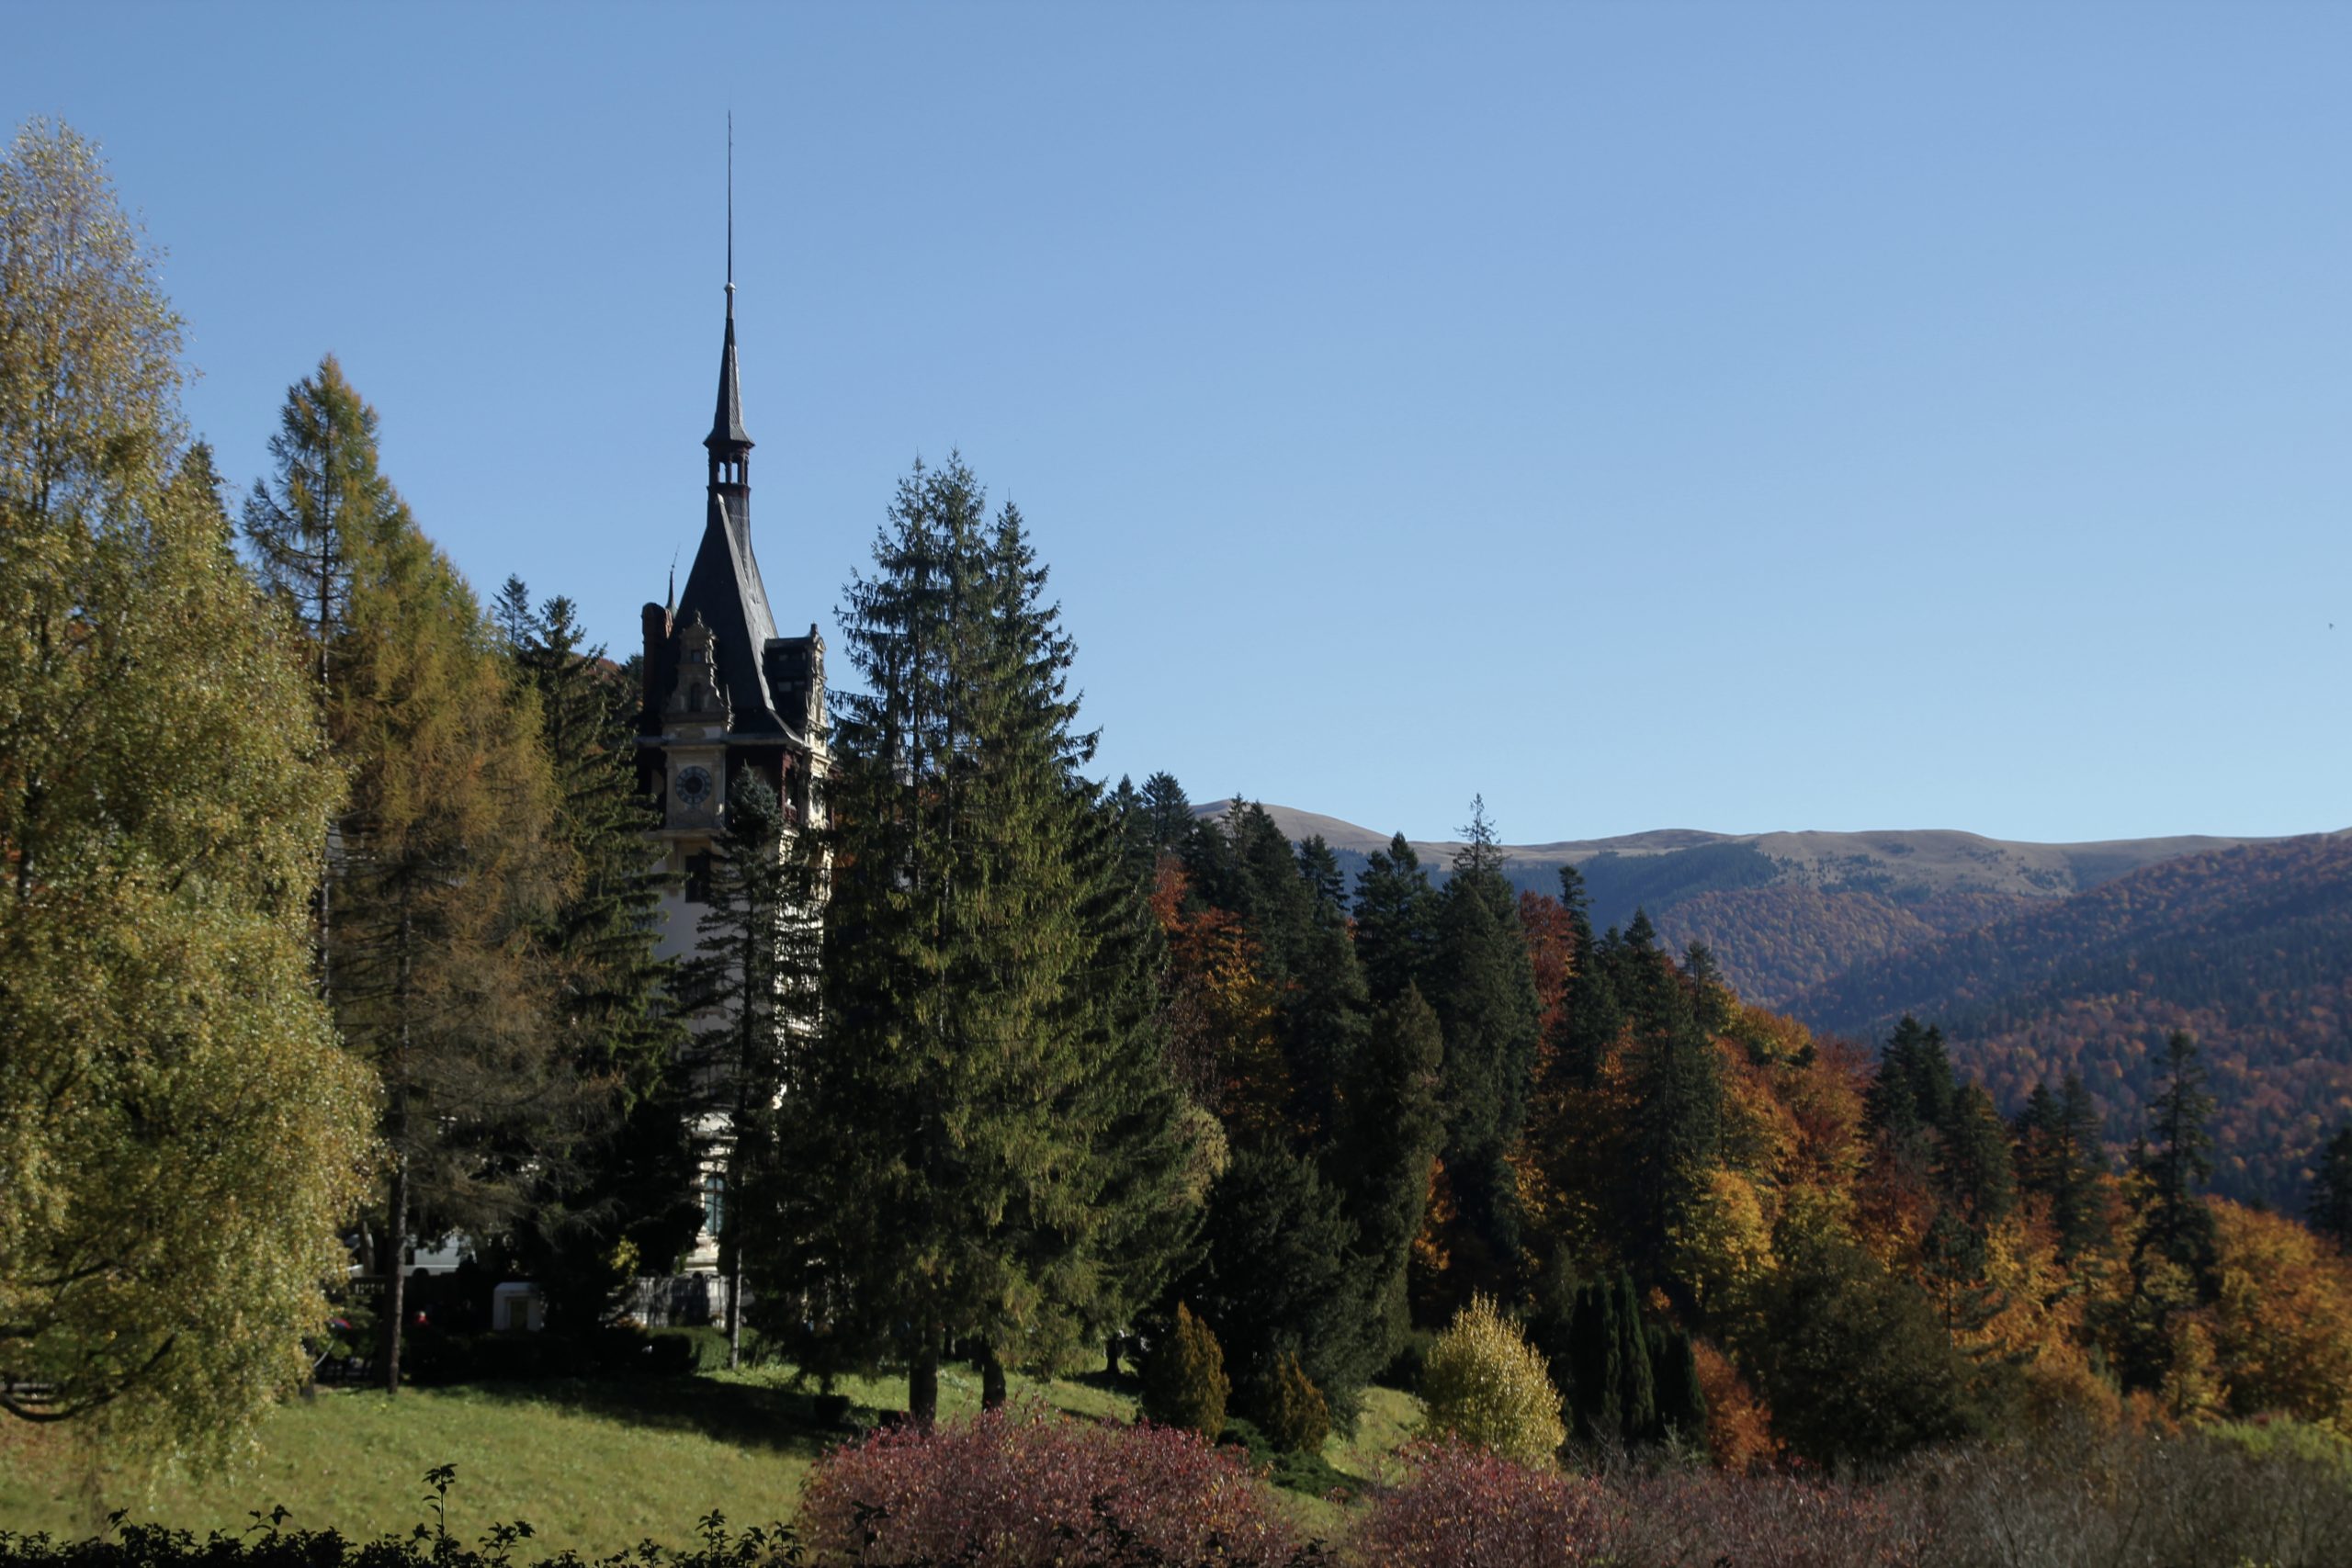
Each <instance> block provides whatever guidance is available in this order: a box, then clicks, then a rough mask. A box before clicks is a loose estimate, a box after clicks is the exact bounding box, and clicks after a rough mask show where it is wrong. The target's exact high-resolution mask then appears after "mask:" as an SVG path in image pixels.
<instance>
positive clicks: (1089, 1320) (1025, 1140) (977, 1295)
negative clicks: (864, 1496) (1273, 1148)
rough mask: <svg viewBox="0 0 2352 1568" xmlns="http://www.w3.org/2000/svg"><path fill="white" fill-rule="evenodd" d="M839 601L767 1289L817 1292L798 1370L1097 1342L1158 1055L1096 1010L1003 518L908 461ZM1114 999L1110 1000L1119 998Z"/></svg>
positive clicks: (1021, 542)
mask: <svg viewBox="0 0 2352 1568" xmlns="http://www.w3.org/2000/svg"><path fill="white" fill-rule="evenodd" d="M875 559H876V570H875V572H874V574H873V575H872V576H870V577H864V576H862V577H860V578H859V579H857V580H856V581H854V582H853V583H852V584H851V586H850V590H849V594H848V598H849V604H848V608H847V613H846V615H845V617H844V618H845V620H846V622H847V635H846V637H845V643H846V649H847V652H848V655H849V658H850V660H851V663H852V665H853V666H854V669H855V670H856V671H857V672H858V674H859V675H860V676H861V677H862V679H863V682H864V689H863V690H862V691H858V690H854V691H851V692H849V693H846V694H843V695H842V698H841V701H840V714H839V720H838V723H837V726H836V729H835V735H836V750H835V754H834V760H833V773H832V776H831V784H830V788H829V792H828V793H829V797H830V803H831V804H830V811H831V820H832V822H833V823H834V824H835V827H834V828H833V829H832V830H831V834H830V835H829V837H828V840H827V847H828V849H829V850H830V852H831V857H832V862H833V864H834V866H835V868H836V876H835V881H834V885H833V887H832V891H831V898H830V900H829V902H828V904H827V907H826V916H825V931H824V937H825V954H826V961H825V964H824V971H823V994H822V1003H823V1006H822V1023H821V1026H820V1028H819V1029H818V1030H817V1031H816V1032H814V1034H813V1035H812V1036H811V1038H810V1041H809V1049H808V1051H807V1053H806V1055H805V1057H804V1058H803V1059H802V1060H801V1061H800V1062H799V1063H798V1064H797V1065H796V1067H795V1070H794V1071H793V1073H792V1075H791V1089H792V1092H791V1093H788V1094H787V1095H786V1097H785V1100H784V1104H783V1107H782V1108H781V1111H780V1118H781V1121H782V1123H783V1125H782V1126H781V1128H780V1131H779V1135H778V1139H777V1147H778V1150H779V1174H778V1179H777V1180H776V1181H775V1185H774V1187H773V1189H772V1197H771V1200H770V1201H771V1204H772V1205H773V1206H774V1207H775V1208H776V1209H777V1210H778V1211H779V1214H780V1218H779V1222H778V1229H777V1238H778V1239H777V1242H776V1244H775V1247H774V1248H773V1249H772V1250H771V1251H770V1253H769V1255H768V1257H767V1258H766V1259H765V1261H764V1262H763V1274H762V1282H763V1287H764V1288H763V1294H767V1295H775V1296H781V1297H786V1298H794V1299H809V1298H810V1297H812V1296H816V1295H817V1294H818V1293H819V1292H821V1306H822V1309H823V1311H822V1315H823V1318H824V1325H823V1330H824V1332H823V1337H822V1339H821V1340H820V1343H818V1344H817V1345H814V1346H812V1347H811V1351H812V1354H813V1355H815V1356H817V1357H818V1358H819V1359H820V1364H826V1365H831V1364H840V1363H842V1362H856V1361H867V1362H870V1361H871V1360H873V1359H876V1357H877V1356H878V1355H881V1354H885V1353H888V1354H891V1355H894V1356H895V1357H897V1358H899V1359H901V1360H902V1361H903V1364H905V1365H906V1366H907V1368H908V1371H909V1378H908V1389H909V1394H908V1397H909V1407H910V1411H911V1412H912V1414H913V1416H914V1418H915V1419H916V1420H918V1421H921V1422H925V1423H927V1422H929V1421H931V1420H932V1419H933V1417H934V1416H935V1415H936V1412H937V1406H938V1367H939V1360H940V1359H941V1357H942V1356H943V1354H944V1353H946V1351H947V1349H948V1348H949V1347H950V1346H951V1345H956V1344H964V1345H969V1346H971V1347H972V1348H974V1350H975V1353H976V1354H977V1355H978V1358H979V1359H980V1360H981V1362H982V1366H983V1371H984V1374H985V1375H986V1376H987V1378H988V1380H989V1384H990V1388H991V1392H993V1391H994V1389H995V1388H996V1387H1000V1386H1001V1382H1000V1379H1001V1366H1002V1364H1003V1362H1004V1361H1005V1360H1006V1359H1048V1358H1051V1357H1053V1356H1054V1355H1056V1354H1057V1353H1058V1352H1062V1351H1065V1350H1067V1349H1069V1348H1070V1347H1071V1346H1073V1345H1074V1344H1075V1343H1076V1342H1077V1341H1078V1340H1079V1339H1080V1337H1084V1336H1086V1335H1088V1334H1090V1333H1091V1332H1094V1331H1096V1330H1098V1329H1099V1328H1100V1327H1101V1325H1102V1322H1103V1319H1104V1317H1105V1316H1106V1315H1109V1314H1111V1313H1112V1311H1113V1310H1114V1307H1115V1306H1116V1304H1117V1301H1116V1298H1117V1297H1119V1296H1120V1295H1121V1294H1123V1293H1124V1292H1123V1291H1122V1289H1121V1288H1120V1282H1121V1281H1122V1280H1141V1279H1143V1278H1145V1277H1146V1276H1148V1274H1149V1273H1150V1269H1148V1268H1147V1267H1145V1265H1144V1260H1142V1259H1139V1258H1137V1257H1136V1255H1135V1249H1134V1243H1135V1241H1136V1238H1137V1237H1139V1236H1144V1235H1167V1234H1169V1233H1168V1231H1167V1230H1166V1229H1165V1228H1160V1229H1158V1230H1155V1228H1154V1225H1153V1224H1148V1223H1145V1221H1144V1220H1139V1219H1138V1217H1137V1212H1138V1211H1139V1210H1140V1211H1143V1212H1145V1213H1146V1215H1147V1216H1148V1218H1149V1219H1151V1220H1158V1219H1159V1217H1160V1211H1162V1210H1163V1209H1164V1207H1165V1205H1166V1204H1167V1202H1168V1201H1169V1193H1170V1189H1171V1186H1173V1185H1175V1184H1176V1183H1177V1181H1178V1177H1179V1174H1180V1173H1181V1171H1182V1167H1183V1164H1184V1154H1185V1148H1184V1144H1183V1140H1182V1136H1181V1135H1180V1134H1179V1133H1178V1131H1177V1130H1176V1129H1177V1127H1178V1122H1177V1111H1178V1106H1177V1103H1176V1100H1175V1097H1174V1096H1173V1094H1172V1093H1165V1092H1162V1088H1163V1085H1162V1080H1160V1079H1159V1078H1158V1077H1155V1074H1156V1072H1157V1070H1158V1064H1159V1044H1158V1041H1157V1039H1156V1037H1155V1036H1153V1035H1152V1034H1151V1033H1150V1032H1148V1031H1147V1030H1145V1029H1144V1028H1142V1027H1141V1024H1142V1020H1141V1019H1140V1018H1138V1017H1137V1016H1136V1014H1135V1013H1134V1011H1133V1010H1131V1009H1130V1010H1122V1009H1115V1008H1105V1007H1103V1006H1100V1005H1097V1004H1096V1003H1095V1002H1094V1001H1093V1000H1092V999H1091V992H1092V990H1093V988H1094V987H1095V985H1096V983H1097V982H1098V981H1099V979H1100V977H1101V976H1100V974H1099V972H1098V969H1097V966H1098V965H1099V964H1102V963H1103V962H1104V960H1105V955H1106V951H1107V950H1108V949H1110V948H1111V947H1112V946H1113V944H1114V933H1113V932H1111V931H1105V930H1104V928H1103V919H1104V917H1105V914H1106V911H1107V909H1108V908H1112V907H1114V906H1106V905H1105V904H1104V903H1103V901H1101V900H1099V899H1097V898H1096V897H1093V896H1092V893H1093V890H1094V889H1095V888H1097V887H1098V886H1099V884H1100V878H1101V877H1102V876H1103V874H1104V873H1103V856H1102V855H1101V854H1099V853H1096V852H1092V851H1091V850H1090V846H1089V838H1090V830H1089V827H1088V817H1089V814H1090V813H1091V809H1092V805H1091V802H1092V794H1091V790H1090V789H1089V788H1088V787H1087V786H1085V785H1084V784H1083V783H1082V781H1081V780H1080V778H1079V776H1078V772H1077V770H1078V768H1079V767H1080V765H1081V764H1082V763H1083V762H1084V761H1086V759H1087V758H1088V757H1089V756H1090V755H1091V744H1092V738H1091V736H1088V735H1085V734H1082V733H1080V732H1078V731H1077V730H1076V728H1075V720H1076V716H1077V701H1076V698H1075V696H1074V694H1071V693H1070V692H1069V690H1068V674H1069V664H1070V660H1071V656H1072V649H1071V645H1070V642H1069V637H1068V636H1067V634H1066V633H1064V632H1063V631H1062V629H1061V627H1060V625H1059V615H1058V610H1057V607H1056V606H1054V605H1052V604H1050V603H1048V602H1047V601H1046V599H1045V597H1044V589H1045V582H1046V574H1045V570H1044V569H1043V568H1042V567H1041V566H1039V565H1038V564H1037V563H1036V562H1035V558H1034V556H1033V555H1032V553H1031V550H1030V547H1029V545H1028V542H1027V538H1026V535H1025V532H1024V530H1023V526H1022V523H1021V520H1020V517H1019V515H1018V513H1015V512H1013V511H1012V509H1010V508H1007V509H1005V510H1004V511H1002V512H1001V513H999V514H998V517H997V519H996V521H995V523H994V525H990V524H989V521H988V519H987V517H986V515H985V513H984V510H983V498H982V496H981V493H980V491H979V488H978V484H977V482H976V481H975V480H974V479H973V478H972V475H971V473H970V471H969V470H968V469H967V468H965V467H964V466H963V464H962V463H961V461H960V460H956V459H951V460H950V462H949V463H948V464H947V465H946V466H944V467H943V468H936V469H930V468H918V469H917V470H916V471H915V472H914V473H913V474H912V475H910V477H909V478H908V479H906V480H905V481H904V482H903V483H902V484H901V486H900V488H899V494H898V498H897V501H896V502H895V503H894V505H893V506H892V508H891V511H890V513H889V516H888V520H887V521H886V523H885V525H884V526H883V528H882V530H881V532H880V534H879V535H878V536H877V538H876V548H875ZM1128 994H1130V995H1131V994H1132V993H1131V992H1130V993H1128Z"/></svg>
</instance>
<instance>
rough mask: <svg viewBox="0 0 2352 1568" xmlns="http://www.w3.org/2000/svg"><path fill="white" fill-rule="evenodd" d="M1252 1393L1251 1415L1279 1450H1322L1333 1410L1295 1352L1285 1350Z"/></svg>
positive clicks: (1290, 1451)
mask: <svg viewBox="0 0 2352 1568" xmlns="http://www.w3.org/2000/svg"><path fill="white" fill-rule="evenodd" d="M1253 1393H1254V1395H1255V1397H1253V1398H1252V1399H1251V1401H1250V1404H1251V1405H1252V1406H1254V1409H1253V1411H1252V1414H1254V1415H1255V1416H1257V1418H1258V1425H1259V1426H1260V1427H1261V1428H1263V1430H1264V1431H1265V1434H1266V1436H1268V1437H1269V1438H1272V1439H1273V1440H1274V1445H1275V1446H1276V1447H1277V1448H1279V1449H1281V1450H1283V1452H1285V1453H1294V1454H1313V1453H1320V1452H1322V1451H1323V1439H1324V1438H1328V1437H1329V1436H1330V1435H1331V1410H1330V1407H1329V1405H1327V1404H1324V1403H1323V1391H1322V1390H1320V1389H1318V1388H1317V1387H1316V1386H1315V1384H1314V1382H1313V1381H1312V1380H1311V1379H1309V1378H1308V1377H1307V1375H1306V1369H1305V1368H1304V1367H1301V1366H1300V1365H1299V1364H1298V1357H1297V1355H1296V1354H1295V1353H1294V1352H1291V1351H1287V1350H1286V1351H1284V1352H1283V1354H1282V1355H1281V1356H1280V1357H1279V1358H1277V1359H1275V1361H1274V1364H1273V1366H1272V1367H1271V1368H1269V1369H1268V1370H1267V1371H1266V1374H1265V1376H1264V1377H1263V1378H1262V1379H1261V1380H1260V1382H1259V1384H1258V1386H1257V1388H1256V1389H1255V1390H1254V1391H1253Z"/></svg>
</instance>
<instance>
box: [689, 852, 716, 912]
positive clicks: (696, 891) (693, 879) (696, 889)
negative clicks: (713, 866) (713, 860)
mask: <svg viewBox="0 0 2352 1568" xmlns="http://www.w3.org/2000/svg"><path fill="white" fill-rule="evenodd" d="M686 902H687V903H689V904H707V903H709V902H710V855H709V853H708V852H703V853H699V854H691V855H688V856H687V857H686Z"/></svg>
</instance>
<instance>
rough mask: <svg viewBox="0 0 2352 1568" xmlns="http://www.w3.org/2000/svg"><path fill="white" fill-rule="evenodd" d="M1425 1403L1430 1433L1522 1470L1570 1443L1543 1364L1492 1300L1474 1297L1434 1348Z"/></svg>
mask: <svg viewBox="0 0 2352 1568" xmlns="http://www.w3.org/2000/svg"><path fill="white" fill-rule="evenodd" d="M1421 1398H1422V1400H1423V1402H1424V1403H1425V1404H1427V1406H1428V1411H1429V1414H1428V1418H1427V1427H1428V1430H1429V1431H1430V1433H1431V1434H1432V1435H1434V1436H1440V1437H1451V1438H1458V1439H1459V1440H1460V1441H1462V1442H1464V1443H1468V1444H1471V1445H1472V1446H1474V1447H1476V1448H1482V1449H1491V1450H1494V1451H1495V1452H1496V1453H1498V1454H1500V1455H1502V1456H1503V1457H1504V1458H1506V1459H1512V1460H1517V1461H1520V1462H1521V1463H1522V1464H1540V1463H1544V1462H1547V1461H1549V1460H1550V1459H1551V1457H1552V1455H1553V1454H1554V1453H1555V1452H1556V1451H1557V1450H1558V1449H1559V1447H1560V1444H1561V1443H1562V1442H1564V1441H1565V1440H1566V1438H1567V1432H1566V1428H1565V1427H1562V1426H1561V1424H1560V1395H1559V1392H1558V1391H1557V1390H1556V1389H1555V1388H1554V1387H1553V1386H1552V1379H1551V1377H1550V1376H1549V1375H1548V1374H1547V1373H1546V1371H1544V1358H1543V1357H1542V1356H1540V1355H1538V1354H1537V1353H1536V1352H1535V1350H1534V1349H1533V1348H1531V1347H1530V1346H1529V1345H1528V1343H1527V1341H1526V1340H1525V1339H1524V1338H1522V1337H1521V1335H1520V1332H1519V1329H1518V1328H1517V1326H1516V1325H1512V1324H1510V1323H1509V1322H1506V1321H1505V1320H1504V1318H1503V1316H1502V1314H1500V1313H1499V1312H1498V1311H1496V1310H1495V1303H1494V1301H1493V1299H1492V1298H1491V1297H1487V1296H1473V1297H1471V1298H1470V1304H1469V1305H1468V1306H1466V1307H1464V1308H1463V1309H1462V1311H1461V1312H1459V1313H1457V1314H1455V1315H1454V1319H1453V1325H1452V1326H1450V1327H1448V1328H1447V1329H1446V1331H1445V1332H1444V1333H1443V1334H1442V1335H1440V1336H1439V1337H1438V1340H1437V1343H1436V1344H1435V1345H1432V1346H1431V1347H1430V1355H1429V1364H1428V1366H1427V1367H1426V1368H1425V1369H1424V1371H1423V1372H1422V1374H1421Z"/></svg>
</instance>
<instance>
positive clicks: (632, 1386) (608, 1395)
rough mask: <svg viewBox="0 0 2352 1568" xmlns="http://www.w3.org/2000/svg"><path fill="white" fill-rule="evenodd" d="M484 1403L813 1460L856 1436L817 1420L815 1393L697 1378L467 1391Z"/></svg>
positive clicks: (565, 1381) (497, 1384)
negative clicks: (539, 1408)
mask: <svg viewBox="0 0 2352 1568" xmlns="http://www.w3.org/2000/svg"><path fill="white" fill-rule="evenodd" d="M467 1387H468V1389H469V1392H470V1393H473V1394H474V1395H475V1396H477V1397H479V1398H482V1399H491V1400H497V1401H499V1402H501V1403H511V1404H546V1405H553V1406H555V1407H557V1408H560V1409H563V1410H570V1411H575V1412H579V1413H582V1414H584V1415H589V1416H598V1417H601V1418H603V1419H605V1420H608V1421H615V1422H618V1423H620V1424H622V1425H624V1426H631V1427H654V1428H657V1429H659V1430H663V1431H678V1432H697V1433H700V1434H701V1435H702V1436H704V1437H707V1438H712V1439H713V1440H715V1441H718V1442H723V1443H731V1444H733V1445H734V1446H736V1447H738V1448H744V1449H766V1450H772V1451H775V1452H779V1453H790V1454H797V1455H799V1456H801V1457H802V1458H805V1459H814V1458H816V1457H817V1455H819V1454H820V1453H822V1452H823V1451H824V1450H826V1449H828V1448H830V1447H831V1446H832V1445H833V1444H835V1443H838V1442H840V1441H841V1440H842V1438H845V1437H849V1436H852V1435H853V1434H851V1433H849V1432H848V1431H846V1430H844V1429H843V1428H842V1427H839V1426H832V1425H828V1424H827V1423H825V1422H823V1421H820V1420H819V1419H818V1418H817V1411H816V1404H815V1399H816V1396H815V1395H814V1394H812V1393H802V1392H798V1391H796V1390H791V1389H783V1388H773V1387H765V1386H761V1385H757V1384H752V1383H739V1382H717V1381H715V1380H713V1379H710V1378H698V1377H674V1378H662V1377H625V1378H538V1379H531V1380H528V1381H525V1380H516V1381H513V1382H506V1381H488V1382H476V1383H470V1384H468V1385H467Z"/></svg>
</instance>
